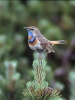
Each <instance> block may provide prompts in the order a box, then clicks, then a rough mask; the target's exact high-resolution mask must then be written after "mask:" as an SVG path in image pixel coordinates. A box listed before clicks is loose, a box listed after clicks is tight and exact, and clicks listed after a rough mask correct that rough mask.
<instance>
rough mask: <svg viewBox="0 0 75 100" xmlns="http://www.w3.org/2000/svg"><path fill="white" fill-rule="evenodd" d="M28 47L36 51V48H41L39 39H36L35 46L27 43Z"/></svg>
mask: <svg viewBox="0 0 75 100" xmlns="http://www.w3.org/2000/svg"><path fill="white" fill-rule="evenodd" d="M29 47H30V48H31V49H32V50H34V51H36V50H37V49H40V50H42V49H43V48H42V46H41V45H40V42H39V41H38V43H37V44H36V45H35V46H31V45H29Z"/></svg>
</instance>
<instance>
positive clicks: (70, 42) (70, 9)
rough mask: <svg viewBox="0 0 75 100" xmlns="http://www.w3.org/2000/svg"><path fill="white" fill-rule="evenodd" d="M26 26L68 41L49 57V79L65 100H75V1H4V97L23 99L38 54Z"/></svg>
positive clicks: (0, 11) (0, 10)
mask: <svg viewBox="0 0 75 100" xmlns="http://www.w3.org/2000/svg"><path fill="white" fill-rule="evenodd" d="M24 26H36V27H38V28H39V30H40V31H41V33H42V34H43V35H44V36H45V37H46V38H47V39H49V40H61V39H62V40H67V44H66V45H55V46H54V47H53V49H54V50H55V53H50V54H48V55H47V56H46V61H47V66H46V80H47V81H48V83H49V86H50V87H52V88H53V89H55V88H59V89H60V91H61V95H62V97H63V98H64V100H75V98H74V97H75V85H74V83H75V1H63V0H61V1H55V0H53V1H43V0H42V1H40V0H0V100H23V98H24V97H23V94H22V92H23V89H24V88H25V86H26V82H28V81H30V80H31V81H32V80H33V78H34V77H33V73H32V70H33V68H32V63H33V60H34V59H36V57H37V56H38V55H37V53H35V52H34V51H32V50H31V49H30V48H29V47H28V40H27V31H26V30H24V29H23V27H24Z"/></svg>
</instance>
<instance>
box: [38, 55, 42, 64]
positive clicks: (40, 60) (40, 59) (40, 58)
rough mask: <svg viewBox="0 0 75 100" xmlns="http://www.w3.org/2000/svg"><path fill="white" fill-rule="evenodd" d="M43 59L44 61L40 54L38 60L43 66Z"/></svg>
mask: <svg viewBox="0 0 75 100" xmlns="http://www.w3.org/2000/svg"><path fill="white" fill-rule="evenodd" d="M42 59H43V57H42V55H41V54H40V53H39V56H38V60H39V64H40V65H42Z"/></svg>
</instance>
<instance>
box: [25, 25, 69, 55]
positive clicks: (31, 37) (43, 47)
mask: <svg viewBox="0 0 75 100" xmlns="http://www.w3.org/2000/svg"><path fill="white" fill-rule="evenodd" d="M24 29H26V30H27V32H28V45H29V47H30V48H31V49H32V50H34V51H35V52H38V53H39V54H41V53H51V52H55V51H54V50H53V48H52V47H53V46H54V45H55V44H66V43H67V42H66V40H57V41H50V40H48V39H46V38H45V37H44V36H43V35H42V34H41V32H40V30H39V29H38V28H37V27H35V26H29V27H24Z"/></svg>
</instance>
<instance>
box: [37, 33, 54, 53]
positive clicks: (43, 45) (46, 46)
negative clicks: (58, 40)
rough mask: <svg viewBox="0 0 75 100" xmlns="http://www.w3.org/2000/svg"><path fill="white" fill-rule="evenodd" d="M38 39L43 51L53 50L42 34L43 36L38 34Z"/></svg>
mask: <svg viewBox="0 0 75 100" xmlns="http://www.w3.org/2000/svg"><path fill="white" fill-rule="evenodd" d="M38 40H39V41H40V42H41V46H42V47H43V49H44V51H45V52H47V53H50V52H54V50H53V48H52V46H51V45H50V43H49V41H48V40H47V39H46V38H45V37H44V36H43V37H42V35H40V36H38Z"/></svg>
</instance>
